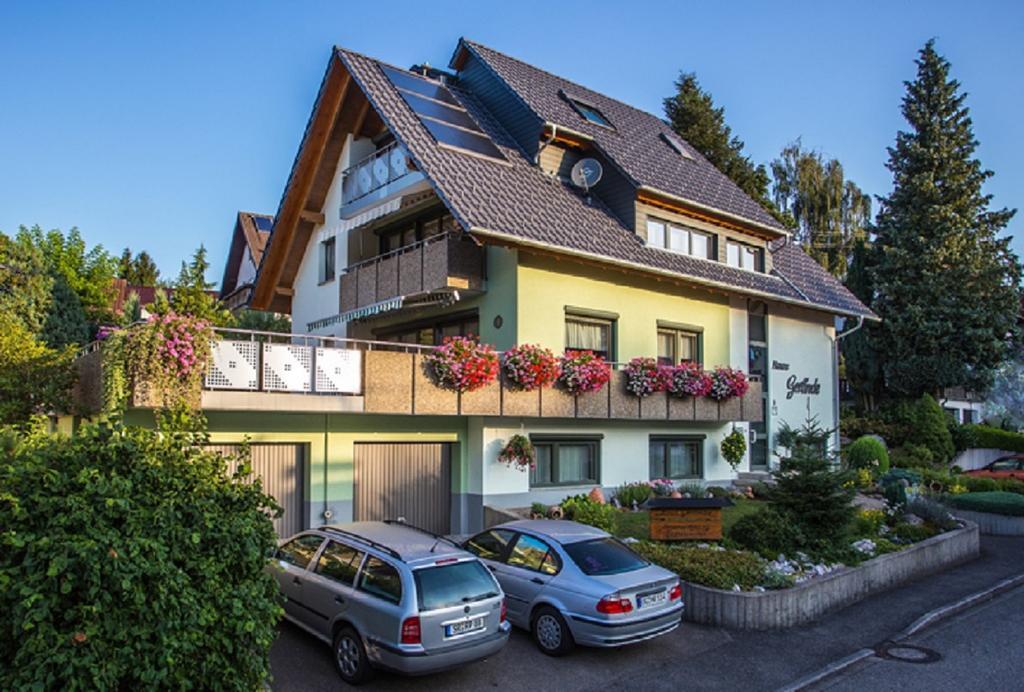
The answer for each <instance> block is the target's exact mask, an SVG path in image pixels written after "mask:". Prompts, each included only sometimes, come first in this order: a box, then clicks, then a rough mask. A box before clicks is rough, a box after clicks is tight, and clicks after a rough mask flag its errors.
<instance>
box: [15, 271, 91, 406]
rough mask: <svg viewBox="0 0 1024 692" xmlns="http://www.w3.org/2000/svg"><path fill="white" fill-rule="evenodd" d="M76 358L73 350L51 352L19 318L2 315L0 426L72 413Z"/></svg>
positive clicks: (52, 350) (53, 350)
mask: <svg viewBox="0 0 1024 692" xmlns="http://www.w3.org/2000/svg"><path fill="white" fill-rule="evenodd" d="M2 291H3V287H2V286H0V293H2ZM73 358H74V349H64V350H62V351H58V350H55V349H52V348H50V347H48V346H47V345H46V344H44V343H43V342H41V341H39V340H38V339H36V338H35V337H34V336H33V335H32V333H31V332H29V331H28V329H27V328H25V326H24V325H22V324H21V321H20V320H19V319H17V317H16V316H14V315H11V314H0V424H2V423H11V424H13V423H20V422H24V421H25V420H27V419H28V418H29V417H30V416H32V415H34V414H48V413H51V412H53V411H67V410H69V408H70V406H69V404H70V399H71V389H72V387H73V385H74V382H75V369H74V365H73V364H72V360H73Z"/></svg>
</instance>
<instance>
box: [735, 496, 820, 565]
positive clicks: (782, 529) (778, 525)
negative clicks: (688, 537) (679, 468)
mask: <svg viewBox="0 0 1024 692" xmlns="http://www.w3.org/2000/svg"><path fill="white" fill-rule="evenodd" d="M728 537H729V539H730V540H732V541H734V542H735V543H737V544H738V545H740V546H742V547H744V548H747V549H748V550H753V551H754V552H755V553H760V554H761V555H763V556H764V557H766V558H769V559H775V558H776V557H778V556H779V554H780V553H785V554H787V555H792V554H793V553H795V552H796V551H798V550H800V549H801V548H802V547H803V545H804V543H805V541H804V537H803V536H802V535H801V533H800V529H799V527H798V526H797V525H796V524H795V523H794V522H793V521H792V520H791V519H790V517H789V516H788V515H787V514H785V513H783V512H782V511H780V510H779V509H778V508H776V507H773V506H771V505H769V506H767V507H765V508H764V509H762V510H761V511H760V512H757V513H755V514H748V515H747V516H745V517H742V518H741V519H740V520H739V521H737V522H736V523H735V524H733V526H732V528H731V529H729V535H728Z"/></svg>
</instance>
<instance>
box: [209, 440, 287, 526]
mask: <svg viewBox="0 0 1024 692" xmlns="http://www.w3.org/2000/svg"><path fill="white" fill-rule="evenodd" d="M208 449H210V450H212V451H216V452H221V453H222V454H229V455H230V454H236V453H237V452H238V445H209V446H208ZM249 450H250V451H251V452H252V476H255V477H258V478H261V479H262V480H263V492H265V493H266V494H268V495H270V496H271V497H273V498H274V499H275V500H277V504H279V505H281V507H283V508H284V514H282V515H281V516H280V517H278V518H277V519H275V520H274V530H275V531H277V535H278V536H280V537H281V538H284V537H286V536H291V535H292V534H294V533H297V532H299V531H301V530H302V529H303V528H305V521H304V513H305V502H303V499H304V498H303V489H304V488H305V483H304V482H303V468H304V467H305V459H306V445H304V444H250V445H249ZM229 470H230V471H234V468H233V465H232V466H231V467H230V468H229Z"/></svg>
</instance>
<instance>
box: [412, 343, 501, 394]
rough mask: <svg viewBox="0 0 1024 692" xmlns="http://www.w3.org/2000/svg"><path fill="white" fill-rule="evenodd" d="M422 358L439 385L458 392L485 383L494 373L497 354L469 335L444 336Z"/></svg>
mask: <svg viewBox="0 0 1024 692" xmlns="http://www.w3.org/2000/svg"><path fill="white" fill-rule="evenodd" d="M426 362H427V366H428V367H429V368H430V369H431V370H432V371H433V373H434V377H436V378H437V383H438V384H439V385H440V386H442V387H447V388H449V389H454V390H456V391H458V392H472V391H474V390H477V389H480V388H481V387H486V386H487V385H489V384H490V383H491V382H494V380H495V378H497V377H498V354H497V353H495V352H494V349H493V348H492V347H490V346H488V345H485V344H480V343H478V342H477V341H476V340H475V339H472V338H470V337H465V336H454V337H448V338H446V339H445V340H444V344H442V345H441V346H439V347H438V348H437V349H435V350H434V351H433V352H432V353H430V354H429V355H428V356H427V357H426Z"/></svg>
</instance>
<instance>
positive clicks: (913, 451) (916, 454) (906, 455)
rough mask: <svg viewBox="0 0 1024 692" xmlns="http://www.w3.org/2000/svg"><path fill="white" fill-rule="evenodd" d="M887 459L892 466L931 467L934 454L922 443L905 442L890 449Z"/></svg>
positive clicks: (905, 467)
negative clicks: (905, 443)
mask: <svg viewBox="0 0 1024 692" xmlns="http://www.w3.org/2000/svg"><path fill="white" fill-rule="evenodd" d="M889 459H890V461H891V464H892V466H895V467H898V468H902V469H913V468H926V467H931V466H932V465H933V462H934V459H935V456H934V455H933V454H932V451H931V450H930V449H928V448H927V447H925V446H924V445H914V444H907V445H903V446H902V447H897V448H896V449H894V450H892V453H891V454H890V455H889Z"/></svg>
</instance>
